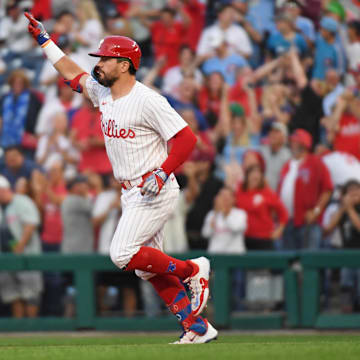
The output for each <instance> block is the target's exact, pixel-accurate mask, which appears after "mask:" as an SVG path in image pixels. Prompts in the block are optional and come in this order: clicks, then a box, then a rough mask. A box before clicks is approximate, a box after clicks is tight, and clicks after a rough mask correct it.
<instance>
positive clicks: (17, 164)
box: [0, 146, 42, 189]
mask: <svg viewBox="0 0 360 360" xmlns="http://www.w3.org/2000/svg"><path fill="white" fill-rule="evenodd" d="M34 170H39V171H42V168H41V167H40V166H39V165H38V164H36V163H35V162H34V161H32V160H29V159H26V158H25V157H24V155H23V153H22V151H21V149H20V148H19V147H18V146H11V147H8V148H6V149H5V155H4V157H3V158H2V159H1V161H0V174H2V175H4V176H5V177H6V178H7V179H8V180H9V182H10V184H11V187H12V188H13V189H14V188H15V184H16V182H17V180H18V179H20V178H25V179H27V180H30V178H31V175H32V173H33V171H34Z"/></svg>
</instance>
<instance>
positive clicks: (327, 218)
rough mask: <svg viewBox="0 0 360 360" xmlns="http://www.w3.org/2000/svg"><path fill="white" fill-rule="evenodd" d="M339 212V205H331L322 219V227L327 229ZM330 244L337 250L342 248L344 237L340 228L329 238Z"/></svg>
mask: <svg viewBox="0 0 360 360" xmlns="http://www.w3.org/2000/svg"><path fill="white" fill-rule="evenodd" d="M338 210H339V204H336V203H334V204H330V205H329V206H328V207H327V208H326V210H325V212H324V216H323V218H322V226H323V227H324V228H326V227H327V226H328V225H329V224H330V222H331V218H332V217H333V216H334V214H335V213H336V212H337V211H338ZM327 239H328V244H329V245H331V246H334V247H337V248H340V247H342V237H341V232H340V229H339V227H336V228H335V229H334V230H333V231H332V232H331V233H330V234H329V235H328V236H327Z"/></svg>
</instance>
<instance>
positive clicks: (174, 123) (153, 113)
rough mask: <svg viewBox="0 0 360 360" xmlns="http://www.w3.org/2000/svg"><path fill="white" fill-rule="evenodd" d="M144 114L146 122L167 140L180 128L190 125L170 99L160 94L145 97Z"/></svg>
mask: <svg viewBox="0 0 360 360" xmlns="http://www.w3.org/2000/svg"><path fill="white" fill-rule="evenodd" d="M143 114H144V117H145V121H146V123H147V124H149V126H151V128H153V129H154V130H155V131H157V132H158V133H159V134H160V136H161V137H162V138H163V139H164V140H165V141H168V140H170V139H171V138H172V137H174V135H176V134H177V133H178V132H179V131H180V130H182V129H184V128H185V127H186V126H188V124H187V123H186V122H185V121H184V120H183V118H182V117H181V116H180V115H179V114H178V113H177V112H176V111H175V110H174V108H172V107H171V106H170V104H169V103H168V101H167V100H166V99H165V98H164V97H163V96H161V95H158V94H156V95H154V96H149V97H147V98H146V99H145V103H144V111H143Z"/></svg>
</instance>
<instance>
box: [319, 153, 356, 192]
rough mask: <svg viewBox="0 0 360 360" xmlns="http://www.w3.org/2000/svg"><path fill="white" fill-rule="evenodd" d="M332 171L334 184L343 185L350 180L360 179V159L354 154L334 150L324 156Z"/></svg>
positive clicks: (323, 158)
mask: <svg viewBox="0 0 360 360" xmlns="http://www.w3.org/2000/svg"><path fill="white" fill-rule="evenodd" d="M322 160H323V162H324V163H325V165H326V166H327V168H328V169H329V172H330V176H331V180H332V182H333V184H334V186H341V185H344V184H345V183H347V182H348V181H349V180H358V181H360V161H359V160H358V159H357V158H356V157H355V156H353V155H351V154H348V153H344V152H340V151H333V152H331V153H329V154H327V155H325V156H323V157H322Z"/></svg>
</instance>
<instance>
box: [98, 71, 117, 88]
mask: <svg viewBox="0 0 360 360" xmlns="http://www.w3.org/2000/svg"><path fill="white" fill-rule="evenodd" d="M118 79H119V78H118V77H116V76H112V77H108V76H106V75H105V74H104V77H102V78H100V77H99V78H98V81H99V83H100V84H101V85H102V86H105V87H108V88H110V87H112V86H113V85H114V84H115V81H117V80H118Z"/></svg>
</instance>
